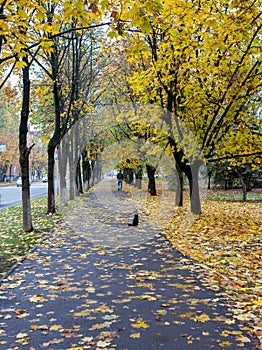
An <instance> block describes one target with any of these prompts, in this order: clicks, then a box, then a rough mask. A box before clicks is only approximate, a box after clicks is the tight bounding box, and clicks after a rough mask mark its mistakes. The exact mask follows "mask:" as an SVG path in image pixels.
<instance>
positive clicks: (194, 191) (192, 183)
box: [188, 161, 201, 215]
mask: <svg viewBox="0 0 262 350" xmlns="http://www.w3.org/2000/svg"><path fill="white" fill-rule="evenodd" d="M200 165H201V163H200V162H198V161H195V162H194V163H193V164H192V165H191V166H190V173H188V181H189V188H190V206H191V213H193V214H196V215H198V214H200V213H201V202H200V193H199V181H198V172H199V167H200Z"/></svg>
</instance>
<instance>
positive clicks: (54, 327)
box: [49, 324, 63, 331]
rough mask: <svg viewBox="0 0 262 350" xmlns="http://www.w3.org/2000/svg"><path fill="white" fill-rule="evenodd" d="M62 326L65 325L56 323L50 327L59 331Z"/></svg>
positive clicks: (51, 329)
mask: <svg viewBox="0 0 262 350" xmlns="http://www.w3.org/2000/svg"><path fill="white" fill-rule="evenodd" d="M61 328H63V327H62V326H60V325H59V324H54V325H53V326H51V327H50V328H49V329H50V331H57V330H58V329H61Z"/></svg>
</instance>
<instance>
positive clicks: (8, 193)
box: [0, 182, 47, 210]
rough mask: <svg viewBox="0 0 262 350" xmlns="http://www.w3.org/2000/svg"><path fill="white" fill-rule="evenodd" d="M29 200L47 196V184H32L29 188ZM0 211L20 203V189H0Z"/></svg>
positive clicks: (5, 187) (14, 186) (9, 187)
mask: <svg viewBox="0 0 262 350" xmlns="http://www.w3.org/2000/svg"><path fill="white" fill-rule="evenodd" d="M30 191H31V199H33V198H37V197H42V196H46V195H47V183H42V182H33V183H32V185H31V186H30ZM0 196H1V197H0V210H1V209H4V208H8V207H12V206H14V205H17V204H21V203H22V187H17V186H16V185H7V186H1V187H0Z"/></svg>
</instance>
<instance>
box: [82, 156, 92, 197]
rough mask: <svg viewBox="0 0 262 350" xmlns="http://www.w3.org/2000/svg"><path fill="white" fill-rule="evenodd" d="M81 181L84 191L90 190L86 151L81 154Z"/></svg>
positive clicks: (89, 172)
mask: <svg viewBox="0 0 262 350" xmlns="http://www.w3.org/2000/svg"><path fill="white" fill-rule="evenodd" d="M82 167H83V181H84V189H85V191H86V190H88V189H89V188H90V177H91V167H90V162H89V159H88V156H87V151H86V150H84V151H83V152H82Z"/></svg>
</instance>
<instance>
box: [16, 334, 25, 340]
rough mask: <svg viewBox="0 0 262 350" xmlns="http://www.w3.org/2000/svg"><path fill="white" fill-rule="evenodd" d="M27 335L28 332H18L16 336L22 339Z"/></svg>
mask: <svg viewBox="0 0 262 350" xmlns="http://www.w3.org/2000/svg"><path fill="white" fill-rule="evenodd" d="M27 336H28V334H27V333H18V334H17V335H16V338H18V339H22V338H25V337H27Z"/></svg>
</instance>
